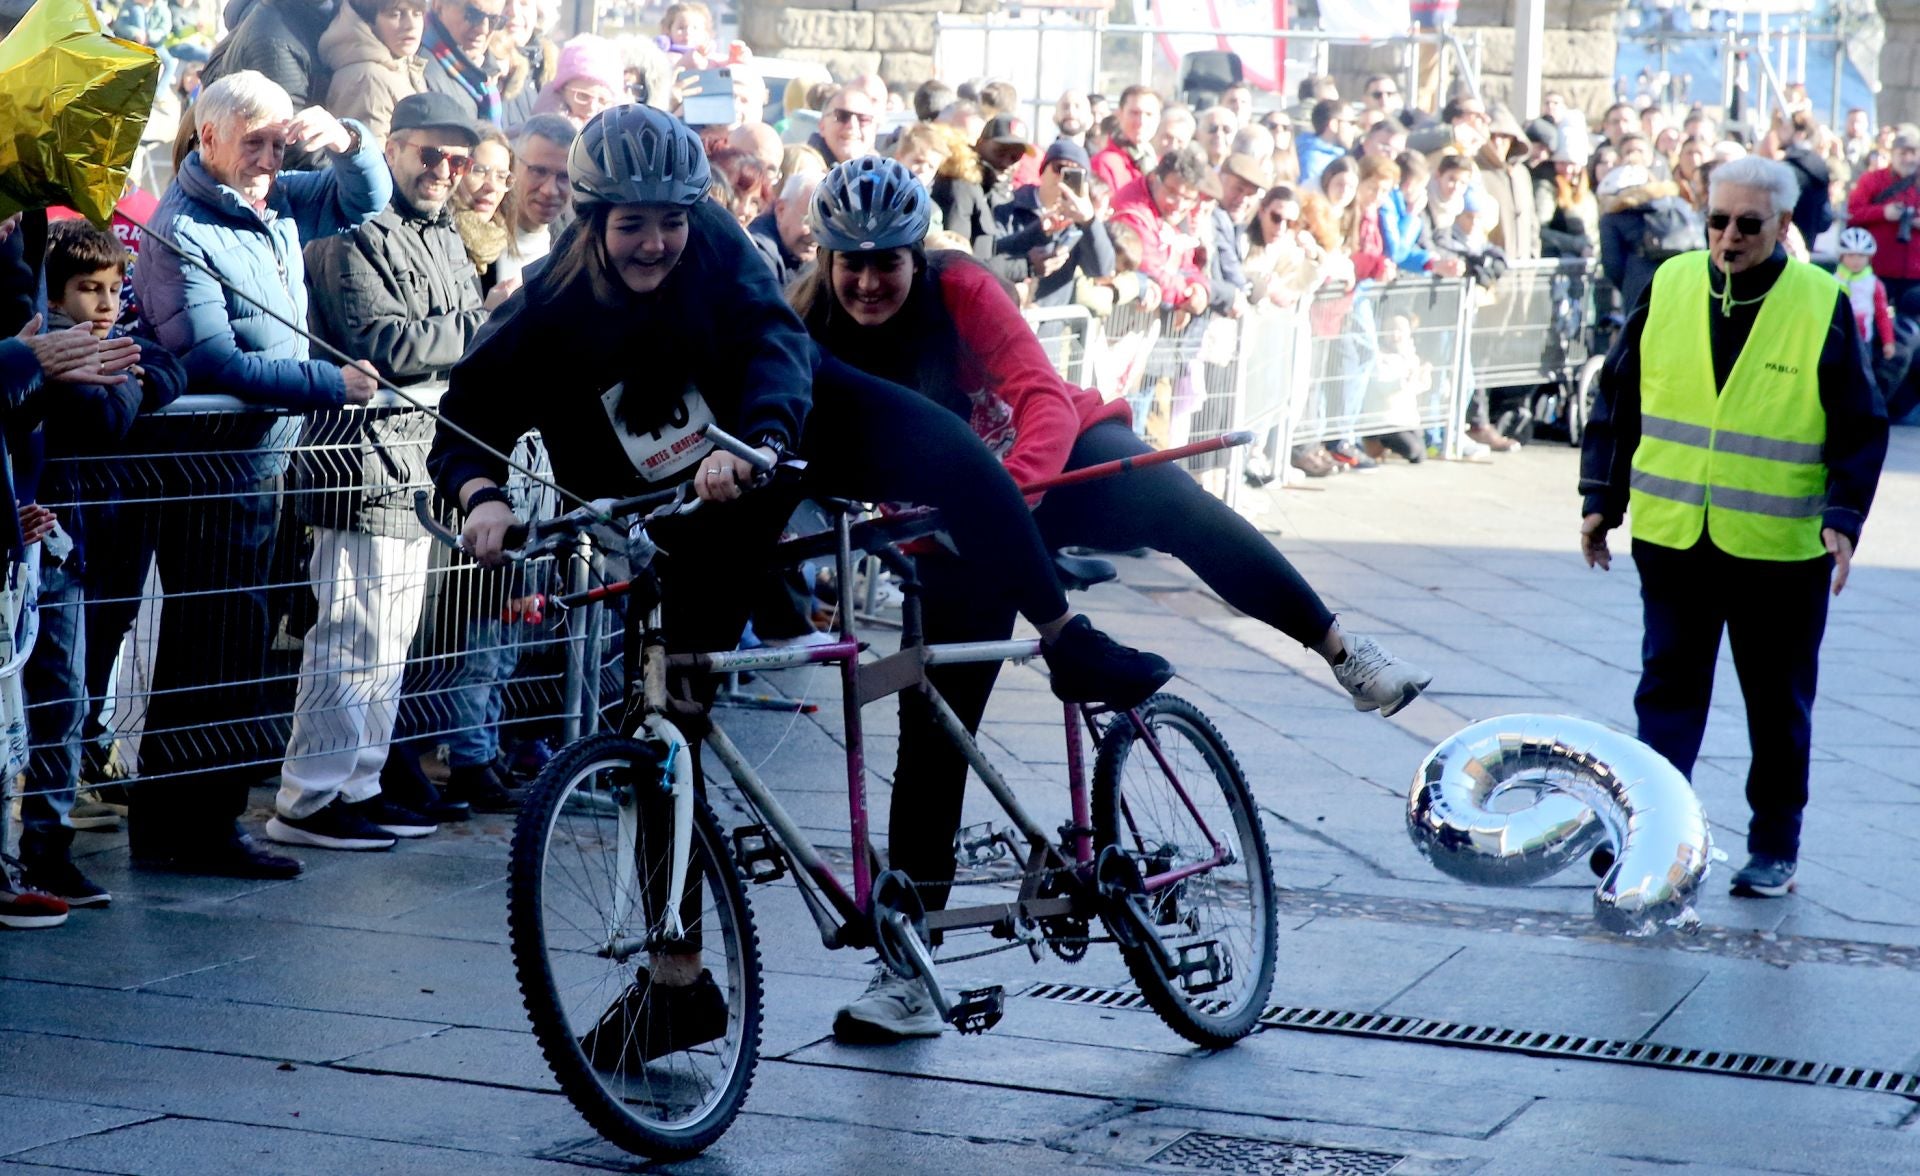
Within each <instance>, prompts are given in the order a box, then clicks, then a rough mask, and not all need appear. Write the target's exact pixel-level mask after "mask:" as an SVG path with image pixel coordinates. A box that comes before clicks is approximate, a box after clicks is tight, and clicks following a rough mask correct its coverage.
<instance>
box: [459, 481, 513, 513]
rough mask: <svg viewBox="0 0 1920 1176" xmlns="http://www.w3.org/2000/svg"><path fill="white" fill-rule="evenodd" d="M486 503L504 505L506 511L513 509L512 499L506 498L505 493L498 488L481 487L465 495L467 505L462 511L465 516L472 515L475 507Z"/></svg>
mask: <svg viewBox="0 0 1920 1176" xmlns="http://www.w3.org/2000/svg"><path fill="white" fill-rule="evenodd" d="M488 502H500V503H505V504H506V507H507V509H508V510H512V509H513V499H511V498H509V497H507V492H506V491H505V490H502V489H501V488H500V487H498V486H482V487H480V489H478V490H475V491H474V492H473V493H471V494H469V495H467V505H466V506H465V507H464V508H463V509H464V510H465V511H466V513H467V514H472V513H473V511H474V508H475V507H477V506H480V505H482V504H484V503H488Z"/></svg>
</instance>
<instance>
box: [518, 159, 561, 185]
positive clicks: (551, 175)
mask: <svg viewBox="0 0 1920 1176" xmlns="http://www.w3.org/2000/svg"><path fill="white" fill-rule="evenodd" d="M520 167H521V168H522V170H524V171H525V172H526V176H527V187H529V188H544V187H546V186H547V185H548V184H558V185H559V186H560V187H562V188H565V187H566V186H567V169H566V168H564V167H541V166H540V165H538V164H533V163H523V164H521V165H520Z"/></svg>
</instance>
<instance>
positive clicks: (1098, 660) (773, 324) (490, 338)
mask: <svg viewBox="0 0 1920 1176" xmlns="http://www.w3.org/2000/svg"><path fill="white" fill-rule="evenodd" d="M568 174H569V178H570V180H571V184H572V190H573V198H574V208H575V209H576V211H577V212H578V214H579V219H578V220H577V221H576V222H575V223H574V224H573V225H572V226H571V227H570V228H569V229H568V230H567V232H566V233H565V234H564V235H563V236H562V237H561V239H560V240H559V241H558V242H557V243H556V244H555V246H554V249H553V254H552V256H551V258H550V259H549V261H548V263H547V265H546V266H545V267H544V269H541V270H539V271H537V272H530V273H529V275H528V277H527V279H526V285H525V286H524V287H523V288H522V289H521V290H519V291H518V292H516V293H515V294H514V295H513V297H512V298H510V299H509V300H508V301H507V302H506V303H505V304H504V305H503V306H502V307H501V309H500V310H499V311H498V312H497V313H496V314H495V315H494V316H493V318H492V319H491V321H489V322H488V324H487V326H486V327H485V329H484V330H483V331H482V332H481V334H480V336H479V338H477V339H476V340H475V341H474V344H473V347H472V348H471V349H470V350H469V351H468V353H467V355H466V357H465V358H464V359H463V360H462V361H461V362H460V364H459V365H458V366H457V367H456V368H454V370H453V375H452V380H451V384H450V387H449V388H448V391H447V394H446V396H445V398H444V399H443V400H442V401H441V404H440V414H441V417H442V418H443V420H444V421H445V422H447V423H449V424H453V425H458V426H460V428H461V429H463V430H465V431H466V432H467V433H470V434H472V435H473V436H474V437H477V438H478V439H479V440H480V441H481V442H484V443H485V446H489V447H491V448H492V450H493V451H495V452H507V451H510V450H511V449H512V448H513V445H514V443H515V441H516V440H517V439H518V438H519V437H520V436H521V435H522V434H524V433H526V432H528V431H529V430H535V429H537V430H539V432H540V435H541V438H542V440H543V442H544V444H545V446H546V450H547V454H548V457H549V459H550V461H551V463H552V468H553V474H554V478H555V480H556V481H557V482H558V483H559V484H560V485H562V486H565V487H566V488H567V489H569V490H571V491H572V492H574V493H576V494H579V495H582V496H583V497H586V498H600V497H623V496H628V495H633V494H637V493H644V492H646V491H649V490H657V489H660V488H662V487H663V486H670V485H672V484H673V483H675V482H681V481H685V480H687V479H688V478H689V477H691V478H692V479H693V485H694V488H695V491H696V492H697V494H698V496H699V497H700V499H701V500H702V501H703V502H704V504H705V509H702V510H700V511H698V512H697V513H695V514H693V515H690V516H687V517H685V518H675V519H671V520H668V521H666V522H662V523H660V524H657V525H656V526H655V528H654V530H653V534H654V535H655V537H656V538H658V539H659V541H660V546H661V547H662V548H663V549H664V550H665V551H667V552H669V553H671V558H670V560H669V561H668V564H667V566H666V567H665V569H664V575H663V584H662V593H663V597H664V600H663V606H664V609H665V616H666V617H667V620H668V624H669V626H670V627H669V629H668V634H669V647H670V648H671V649H673V650H677V651H711V650H718V649H731V648H732V647H733V646H734V644H735V642H736V641H737V640H738V638H739V636H740V632H741V629H742V627H743V625H744V624H745V621H746V618H747V614H748V611H749V609H750V606H751V603H752V600H753V596H754V593H755V590H756V589H757V588H758V586H759V585H760V583H761V581H762V580H763V578H764V577H765V575H766V567H765V565H764V560H765V558H766V553H767V551H768V549H769V548H771V547H772V545H773V544H774V542H775V541H776V540H777V539H778V537H779V533H780V529H781V526H782V524H783V523H785V522H786V520H787V518H788V516H789V515H790V514H791V512H792V509H793V507H794V505H795V502H796V501H797V499H798V497H799V496H800V495H802V494H813V495H816V496H832V497H844V498H855V499H862V500H884V501H907V502H915V503H920V504H923V505H927V506H934V507H937V508H939V509H940V511H941V512H942V515H943V517H945V518H946V519H947V522H948V527H949V531H950V533H951V534H952V536H953V538H954V541H955V543H956V544H957V545H958V546H959V548H960V549H961V550H962V551H965V552H967V553H968V554H969V555H970V556H971V557H973V558H974V559H976V560H978V561H980V562H981V563H982V564H991V565H993V566H995V567H997V568H999V569H1000V571H1001V576H1000V582H1001V583H1003V584H1005V585H1006V587H1007V591H1008V594H1009V601H1010V603H1009V607H1010V608H1017V609H1018V611H1019V612H1020V613H1021V615H1023V616H1025V617H1026V618H1027V619H1028V620H1030V621H1032V622H1034V624H1035V625H1036V626H1037V627H1038V628H1039V630H1040V632H1041V635H1042V639H1043V641H1044V643H1045V645H1044V650H1043V652H1044V655H1045V657H1046V660H1047V665H1048V668H1049V669H1050V670H1051V672H1052V683H1053V689H1054V692H1055V693H1056V694H1058V695H1059V696H1060V697H1062V698H1065V699H1069V700H1076V699H1078V700H1101V701H1105V702H1108V703H1112V704H1115V705H1132V704H1135V703H1138V702H1140V701H1141V700H1143V699H1145V698H1146V697H1147V696H1148V695H1150V694H1152V693H1153V692H1154V691H1155V690H1157V689H1158V688H1159V687H1160V686H1161V685H1162V684H1163V683H1165V682H1166V680H1167V679H1168V678H1169V677H1171V676H1172V669H1171V667H1169V666H1168V665H1167V663H1166V662H1165V661H1164V660H1162V659H1161V658H1159V657H1156V656H1154V655H1153V654H1149V653H1143V652H1140V651H1137V650H1133V649H1128V648H1125V647H1123V646H1120V645H1117V644H1115V643H1114V642H1113V641H1112V640H1111V639H1109V638H1108V637H1106V636H1105V635H1104V634H1102V633H1100V632H1099V631H1098V630H1096V629H1094V628H1093V627H1092V626H1091V625H1090V624H1089V623H1088V622H1087V620H1086V619H1085V618H1084V617H1079V616H1075V615H1073V614H1071V613H1070V612H1069V611H1068V609H1067V604H1066V598H1065V596H1064V595H1063V594H1062V592H1061V589H1060V586H1059V584H1058V583H1057V581H1056V579H1055V575H1054V570H1053V563H1052V559H1051V557H1050V556H1049V554H1048V551H1047V548H1046V547H1045V546H1044V545H1043V544H1042V543H1041V541H1040V536H1039V533H1038V531H1037V530H1036V529H1035V527H1034V525H1033V522H1032V519H1031V517H1030V516H1029V514H1028V512H1027V510H1026V507H1025V504H1024V502H1023V501H1022V499H1021V497H1020V494H1019V492H1018V490H1016V489H1015V487H1014V484H1013V482H1012V481H1011V480H1010V479H1009V478H1008V477H1007V476H1006V474H1005V472H1004V471H1003V470H1002V469H1001V468H1000V466H999V464H998V463H997V462H996V461H995V460H994V458H993V456H992V455H991V454H989V453H988V452H987V451H986V449H985V448H984V447H983V446H982V445H981V444H980V443H979V441H978V440H977V439H975V438H974V437H973V435H972V434H971V433H970V432H969V431H968V430H967V428H966V426H965V425H964V424H963V423H962V422H959V421H957V420H955V419H954V418H953V417H952V416H951V415H950V414H947V413H943V412H941V411H940V410H939V409H938V408H937V407H935V406H934V405H931V404H929V403H928V402H927V401H926V400H925V399H924V398H922V397H920V396H919V395H917V394H915V393H913V392H911V391H909V390H907V389H904V388H899V387H896V386H893V385H891V384H887V383H885V382H883V381H881V380H877V379H874V378H873V377H871V376H868V375H865V374H863V373H861V372H858V371H855V370H853V369H852V368H849V367H847V366H845V365H844V364H840V363H836V362H835V361H833V360H831V359H827V358H825V357H824V356H822V355H821V353H820V350H819V348H818V347H816V346H815V345H814V343H813V341H812V340H811V339H809V338H808V337H807V334H806V331H805V330H804V329H803V328H802V327H801V325H800V322H799V320H798V318H797V317H796V316H795V315H794V313H793V311H792V310H791V309H790V308H789V307H788V306H787V305H786V303H784V302H783V301H781V298H780V291H779V289H778V288H777V287H776V286H775V285H774V282H773V279H772V277H771V276H770V275H769V273H768V271H767V268H766V266H765V264H764V263H762V262H761V261H760V259H759V256H758V255H757V254H756V253H755V252H754V249H753V246H752V245H751V244H750V243H749V242H748V241H747V239H746V236H745V234H743V233H742V232H741V230H740V228H739V226H738V225H736V224H735V223H734V221H733V219H732V218H731V217H730V216H729V215H728V214H727V213H726V211H725V210H724V209H722V208H721V207H720V206H719V205H717V204H715V203H714V202H713V201H712V200H709V199H707V189H708V184H709V178H708V168H707V160H706V156H705V154H704V153H703V151H702V150H701V146H700V137H699V135H698V134H697V133H696V132H694V131H693V130H691V129H689V128H688V127H687V126H686V125H685V124H683V123H681V122H680V121H678V120H677V119H674V118H673V117H671V116H670V115H667V114H665V113H662V112H661V111H658V110H655V109H653V108H651V107H647V106H622V107H616V108H614V109H611V110H608V111H605V112H603V113H601V114H599V115H597V116H596V117H595V118H594V119H593V121H591V122H590V123H588V124H587V127H586V129H585V130H583V131H582V132H581V133H580V136H579V138H578V139H576V140H575V141H574V144H573V148H572V151H571V154H570V156H569V158H568ZM709 423H714V424H717V425H718V426H719V427H720V428H722V429H725V430H726V431H728V432H729V433H732V434H733V435H735V436H737V437H741V438H744V439H746V440H747V441H748V442H749V443H750V444H752V445H754V446H756V447H758V448H759V449H760V451H761V453H762V454H763V455H764V456H766V457H769V458H779V457H781V456H783V455H785V454H787V453H789V452H792V453H793V454H795V455H796V456H798V457H801V458H804V459H805V461H806V472H805V474H804V476H803V477H802V478H800V479H799V480H798V485H797V486H786V485H782V484H780V483H775V484H774V486H773V487H771V488H769V489H767V490H762V491H759V492H756V493H753V494H750V495H746V497H744V498H743V497H742V495H743V494H745V492H746V491H747V490H749V489H751V488H752V486H753V484H754V470H753V467H752V466H751V465H750V464H748V463H747V462H745V461H743V460H741V459H740V458H738V457H735V456H733V455H731V454H728V453H726V452H724V451H721V450H718V449H715V448H714V447H713V446H712V444H711V443H710V442H707V441H706V440H705V439H704V438H703V437H700V436H699V435H698V434H699V431H700V430H701V429H702V428H703V427H704V426H706V425H707V424H709ZM428 467H429V469H430V471H431V472H432V474H433V477H434V480H435V483H436V484H437V485H438V486H439V488H440V490H441V492H442V493H443V494H445V495H446V496H447V497H448V498H450V499H451V500H453V501H455V502H457V503H459V504H460V506H461V508H462V509H463V510H464V511H465V512H466V525H465V530H464V532H463V539H464V541H465V544H466V549H467V550H468V551H469V552H471V553H472V554H473V555H474V557H475V558H477V559H479V560H480V561H481V562H482V563H492V562H498V561H500V560H501V559H502V558H503V553H502V547H503V544H504V543H505V540H506V535H507V530H508V528H509V527H510V526H512V525H513V524H514V523H515V518H514V515H513V512H512V510H511V508H510V506H509V505H508V501H507V497H506V493H505V491H504V490H503V489H501V487H502V485H503V484H504V482H505V481H506V477H507V465H506V463H505V462H504V461H502V460H501V459H500V458H499V457H497V456H495V455H494V453H490V452H488V450H487V449H486V448H483V447H482V446H481V445H477V444H475V443H474V442H473V441H471V440H469V439H468V438H467V437H466V436H465V435H463V434H462V433H458V432H455V431H454V430H452V429H447V428H441V429H440V430H438V431H437V433H436V434H435V436H434V443H433V449H432V451H431V453H430V454H429V456H428ZM736 500H738V501H736ZM650 966H651V971H652V975H651V978H650V980H651V983H650V984H649V982H648V981H649V977H648V976H647V975H646V974H645V973H644V971H643V973H642V974H641V975H640V976H639V977H637V978H636V981H635V987H634V991H636V992H646V993H652V992H654V991H655V990H656V989H658V988H662V987H664V988H667V989H679V990H681V991H680V993H679V994H678V995H669V996H666V997H663V998H659V999H664V1000H667V1001H669V1002H671V1003H672V1004H673V1005H674V1006H675V1007H674V1008H673V1009H669V1010H667V1015H664V1016H650V1017H648V1018H646V1021H645V1023H647V1024H659V1025H671V1026H673V1033H672V1035H671V1036H672V1040H653V1039H649V1040H648V1041H647V1042H645V1043H644V1049H645V1051H646V1054H647V1056H649V1057H652V1056H657V1054H658V1053H664V1052H672V1051H675V1050H680V1049H685V1048H687V1047H689V1046H691V1045H696V1044H699V1043H700V1042H703V1041H708V1040H712V1039H713V1038H715V1037H717V1036H718V1035H719V1034H720V1032H721V1031H722V1030H723V1029H724V1027H725V1018H724V1013H725V1010H724V1007H723V1005H722V1004H721V1002H720V1000H719V997H718V993H717V992H715V991H713V981H712V979H711V977H708V976H706V975H705V974H704V973H703V972H702V971H701V970H700V966H699V956H698V954H697V953H694V954H690V955H654V956H653V957H652V959H651V960H650ZM647 999H655V998H654V997H652V996H648V997H647ZM682 1009H684V1010H685V1015H679V1010H682ZM715 1010H718V1013H719V1021H718V1023H715V1021H714V1019H713V1014H714V1012H715ZM592 1052H593V1050H592V1049H591V1048H589V1053H590V1055H591V1054H592Z"/></svg>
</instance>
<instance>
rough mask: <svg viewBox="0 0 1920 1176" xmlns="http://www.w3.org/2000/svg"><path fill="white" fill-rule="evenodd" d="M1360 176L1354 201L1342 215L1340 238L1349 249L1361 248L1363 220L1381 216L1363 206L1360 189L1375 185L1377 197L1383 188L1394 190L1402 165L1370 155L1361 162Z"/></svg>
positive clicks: (1376, 211) (1355, 189) (1376, 210)
mask: <svg viewBox="0 0 1920 1176" xmlns="http://www.w3.org/2000/svg"><path fill="white" fill-rule="evenodd" d="M1358 176H1359V179H1358V182H1357V183H1356V185H1355V187H1354V193H1353V200H1352V201H1351V202H1349V203H1348V204H1347V209H1346V211H1345V212H1343V213H1341V214H1340V237H1341V239H1342V240H1343V241H1344V242H1345V243H1346V246H1347V248H1348V249H1355V248H1358V247H1359V244H1360V222H1361V218H1362V217H1367V216H1372V217H1375V218H1377V217H1379V215H1380V211H1379V210H1378V209H1374V210H1372V211H1371V212H1369V211H1368V210H1367V209H1366V208H1364V207H1362V206H1361V202H1360V189H1361V188H1364V187H1365V186H1366V185H1367V184H1372V185H1374V192H1375V194H1376V195H1377V194H1378V193H1379V191H1380V188H1381V187H1382V186H1384V187H1387V188H1392V187H1393V186H1394V185H1395V184H1397V183H1399V182H1400V165H1399V164H1397V163H1395V162H1394V161H1393V160H1391V159H1385V158H1382V157H1381V156H1378V155H1369V156H1367V157H1366V158H1364V159H1362V160H1361V161H1360V167H1359V169H1358Z"/></svg>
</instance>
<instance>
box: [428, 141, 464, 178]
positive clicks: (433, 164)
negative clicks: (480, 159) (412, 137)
mask: <svg viewBox="0 0 1920 1176" xmlns="http://www.w3.org/2000/svg"><path fill="white" fill-rule="evenodd" d="M414 150H416V151H418V152H419V153H420V166H422V167H424V168H426V169H427V170H428V171H432V170H434V169H435V168H437V167H439V166H440V165H441V164H442V163H444V164H446V165H447V171H448V172H450V173H452V174H453V175H456V176H464V175H466V174H467V171H468V169H470V168H472V167H473V156H471V155H468V154H467V153H466V152H464V151H448V150H447V149H446V148H445V147H416V148H414Z"/></svg>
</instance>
